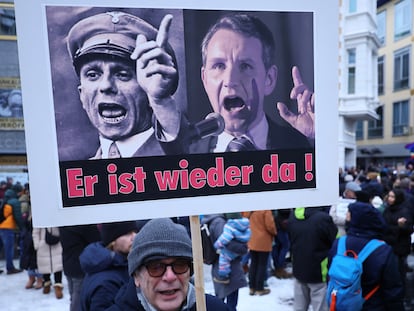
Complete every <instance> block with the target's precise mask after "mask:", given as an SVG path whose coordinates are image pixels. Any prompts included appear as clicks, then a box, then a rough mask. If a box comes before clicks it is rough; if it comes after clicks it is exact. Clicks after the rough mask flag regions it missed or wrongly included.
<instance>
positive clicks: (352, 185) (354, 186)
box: [345, 181, 361, 192]
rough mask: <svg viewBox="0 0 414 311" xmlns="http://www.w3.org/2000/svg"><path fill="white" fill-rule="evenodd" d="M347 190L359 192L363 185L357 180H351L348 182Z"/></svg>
mask: <svg viewBox="0 0 414 311" xmlns="http://www.w3.org/2000/svg"><path fill="white" fill-rule="evenodd" d="M345 190H350V191H353V192H357V191H361V186H360V185H358V184H357V183H356V182H355V181H350V182H347V183H346V185H345Z"/></svg>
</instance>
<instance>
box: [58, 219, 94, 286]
mask: <svg viewBox="0 0 414 311" xmlns="http://www.w3.org/2000/svg"><path fill="white" fill-rule="evenodd" d="M59 230H60V242H61V243H62V248H63V271H64V272H65V275H67V276H69V277H73V278H82V277H83V276H84V272H83V271H82V268H81V266H80V262H79V256H80V254H81V253H82V251H83V250H84V249H85V247H86V246H88V245H89V244H90V243H93V242H98V241H100V239H101V236H100V234H99V230H98V227H97V225H78V226H67V227H60V228H59Z"/></svg>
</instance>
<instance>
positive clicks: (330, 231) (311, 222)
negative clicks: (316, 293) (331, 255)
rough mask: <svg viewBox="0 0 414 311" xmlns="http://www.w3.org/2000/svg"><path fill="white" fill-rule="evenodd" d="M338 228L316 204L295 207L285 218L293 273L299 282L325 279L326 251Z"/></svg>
mask: <svg viewBox="0 0 414 311" xmlns="http://www.w3.org/2000/svg"><path fill="white" fill-rule="evenodd" d="M337 232H338V229H337V227H336V225H335V224H334V223H333V221H332V218H331V217H330V216H329V214H328V213H327V212H325V211H323V209H322V208H319V207H308V208H297V209H295V210H294V212H293V213H291V215H290V218H289V227H288V233H289V239H290V243H291V255H292V268H293V275H294V277H295V278H296V279H298V280H299V281H300V282H303V283H321V282H325V281H326V276H327V265H328V260H327V257H328V252H329V250H330V249H331V247H332V243H333V241H334V240H335V238H336V234H337Z"/></svg>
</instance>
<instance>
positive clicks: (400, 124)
mask: <svg viewBox="0 0 414 311" xmlns="http://www.w3.org/2000/svg"><path fill="white" fill-rule="evenodd" d="M392 112H393V116H392V117H393V119H392V135H393V136H404V135H409V134H410V127H409V123H408V122H409V121H408V118H409V105H408V100H403V101H400V102H396V103H394V104H393V107H392Z"/></svg>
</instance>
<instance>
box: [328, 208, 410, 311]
mask: <svg viewBox="0 0 414 311" xmlns="http://www.w3.org/2000/svg"><path fill="white" fill-rule="evenodd" d="M347 222H348V230H347V240H346V249H347V250H351V251H354V252H355V253H356V254H359V252H360V251H361V250H362V248H363V247H364V246H365V245H366V244H367V243H368V242H369V241H370V240H372V239H380V240H382V239H383V236H384V233H385V230H386V223H385V220H384V218H383V216H382V215H381V213H380V211H378V210H377V209H376V208H374V207H373V206H372V205H371V204H370V203H364V202H360V201H357V202H354V203H351V204H349V206H348V212H347ZM337 247H338V242H337V240H335V241H334V243H333V246H332V248H331V250H330V251H329V257H328V258H329V261H328V265H329V266H330V264H331V262H332V259H333V257H334V256H335V255H336V253H337ZM361 286H362V296H363V297H366V296H367V294H368V293H370V292H371V291H372V290H373V289H374V288H375V287H377V286H379V288H378V290H376V291H374V292H373V295H372V296H371V297H370V298H369V299H368V300H366V301H365V303H364V305H363V309H362V310H364V311H366V310H389V311H403V310H404V305H403V298H404V290H403V282H402V280H401V275H400V274H399V273H398V262H397V257H396V256H395V254H394V253H393V250H392V247H391V246H389V245H388V244H384V245H382V246H380V247H379V248H377V249H376V250H375V251H374V252H373V253H372V254H371V255H370V256H368V257H367V259H366V260H365V261H364V263H363V274H362V277H361Z"/></svg>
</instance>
